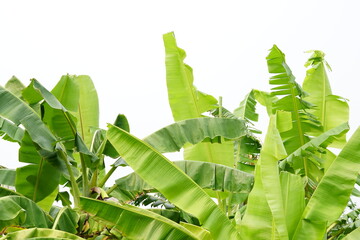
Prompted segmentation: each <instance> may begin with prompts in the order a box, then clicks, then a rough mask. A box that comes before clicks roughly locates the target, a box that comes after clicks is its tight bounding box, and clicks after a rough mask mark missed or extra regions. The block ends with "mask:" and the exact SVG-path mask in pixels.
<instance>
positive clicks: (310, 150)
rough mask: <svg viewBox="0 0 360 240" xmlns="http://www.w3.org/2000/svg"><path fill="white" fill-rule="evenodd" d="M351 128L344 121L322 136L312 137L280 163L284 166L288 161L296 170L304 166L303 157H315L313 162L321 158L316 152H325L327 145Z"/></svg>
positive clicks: (319, 163) (322, 165) (320, 163)
mask: <svg viewBox="0 0 360 240" xmlns="http://www.w3.org/2000/svg"><path fill="white" fill-rule="evenodd" d="M349 128H350V127H349V124H348V123H343V124H341V125H339V126H337V127H335V128H333V129H330V130H328V131H326V132H325V133H323V134H321V135H320V136H318V137H315V138H313V139H311V140H310V141H309V142H307V143H305V144H304V145H303V146H301V147H300V148H299V149H297V150H296V151H294V152H292V153H291V154H289V156H287V157H286V158H285V159H284V160H283V161H282V162H281V163H280V166H281V167H282V168H284V167H285V164H286V163H288V164H290V166H291V167H292V168H293V169H295V170H296V169H301V168H304V165H302V163H303V162H302V158H303V157H307V158H309V159H311V158H313V159H314V160H313V161H312V162H316V160H321V159H319V158H318V157H317V156H316V153H318V152H320V151H321V152H323V151H324V149H326V147H327V146H329V145H330V144H331V143H332V142H333V141H336V139H338V138H339V137H341V136H343V135H345V133H346V132H348V131H349ZM317 165H319V166H320V165H321V167H322V168H324V164H323V163H322V162H318V163H317ZM326 170H327V169H326Z"/></svg>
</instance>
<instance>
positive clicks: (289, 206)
mask: <svg viewBox="0 0 360 240" xmlns="http://www.w3.org/2000/svg"><path fill="white" fill-rule="evenodd" d="M280 183H281V191H282V199H283V206H284V211H285V219H286V225H287V229H288V233H289V239H292V236H293V235H294V233H295V230H296V227H297V223H298V222H299V220H300V219H301V216H302V213H303V211H304V208H305V190H304V183H303V180H302V179H301V177H300V176H299V175H295V174H292V173H289V172H281V173H280Z"/></svg>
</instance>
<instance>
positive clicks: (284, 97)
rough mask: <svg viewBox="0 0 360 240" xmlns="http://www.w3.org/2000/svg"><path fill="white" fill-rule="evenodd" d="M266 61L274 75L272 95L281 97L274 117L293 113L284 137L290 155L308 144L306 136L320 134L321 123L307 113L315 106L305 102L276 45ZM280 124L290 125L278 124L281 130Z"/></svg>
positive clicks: (277, 102)
mask: <svg viewBox="0 0 360 240" xmlns="http://www.w3.org/2000/svg"><path fill="white" fill-rule="evenodd" d="M266 60H267V65H268V69H269V73H271V74H273V75H272V76H271V77H270V81H269V83H270V84H271V85H276V87H273V88H272V92H271V94H272V95H273V96H278V97H281V98H280V99H278V100H277V101H275V102H274V103H273V113H275V111H276V110H283V111H289V112H291V115H292V120H291V123H292V128H291V129H290V130H289V131H286V132H282V133H281V137H282V139H283V141H284V145H285V148H286V151H287V153H288V154H290V153H292V152H293V151H295V150H296V149H298V148H299V147H301V146H302V145H304V144H305V143H306V142H308V141H309V138H308V137H307V135H306V134H309V133H310V132H314V131H320V130H321V127H320V122H319V121H317V120H316V118H315V116H313V115H312V114H310V113H308V112H307V110H308V109H311V108H313V105H311V104H310V103H308V102H306V101H304V100H303V98H304V97H305V96H306V93H305V92H304V91H303V90H302V89H301V87H300V85H299V84H297V83H296V81H295V77H294V75H292V72H291V70H290V68H289V67H288V65H287V64H286V62H285V54H284V53H282V52H281V50H280V49H279V48H278V47H277V46H276V45H274V46H273V47H272V48H271V49H270V53H269V55H268V56H267V57H266ZM281 124H289V123H288V122H284V123H283V122H281V123H279V124H278V127H279V128H281V127H282V126H281ZM305 164H306V160H305Z"/></svg>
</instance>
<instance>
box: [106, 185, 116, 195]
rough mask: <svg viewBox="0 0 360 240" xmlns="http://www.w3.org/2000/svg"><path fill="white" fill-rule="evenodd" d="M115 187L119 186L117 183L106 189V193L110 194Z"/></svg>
mask: <svg viewBox="0 0 360 240" xmlns="http://www.w3.org/2000/svg"><path fill="white" fill-rule="evenodd" d="M115 188H117V184H114V185H113V186H112V187H111V188H109V189H108V190H106V193H107V194H108V195H110V193H111V192H112V191H114V190H115Z"/></svg>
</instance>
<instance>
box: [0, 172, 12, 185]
mask: <svg viewBox="0 0 360 240" xmlns="http://www.w3.org/2000/svg"><path fill="white" fill-rule="evenodd" d="M15 177H16V170H14V169H6V168H0V185H6V186H15Z"/></svg>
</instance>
